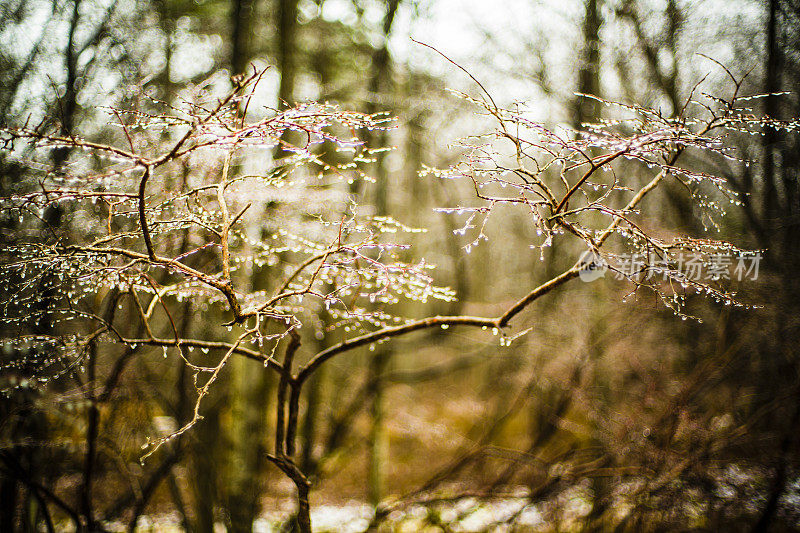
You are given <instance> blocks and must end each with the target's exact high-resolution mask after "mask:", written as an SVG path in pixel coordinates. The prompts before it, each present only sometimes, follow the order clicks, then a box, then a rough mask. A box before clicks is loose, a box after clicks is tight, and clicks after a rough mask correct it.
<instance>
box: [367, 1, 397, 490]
mask: <svg viewBox="0 0 800 533" xmlns="http://www.w3.org/2000/svg"><path fill="white" fill-rule="evenodd" d="M399 4H400V0H387V2H386V14H385V15H384V19H383V43H382V46H380V47H379V48H377V49H376V50H375V51H374V52H373V54H372V77H371V78H370V83H369V96H370V100H369V102H368V104H367V109H368V112H369V113H375V112H377V111H378V106H379V105H380V104H381V103H383V98H382V96H387V95H390V92H391V70H392V69H391V67H392V64H391V57H390V56H389V49H388V47H387V44H388V39H389V35H390V34H391V31H392V24H393V23H394V18H395V14H396V13H397V7H398V5H399ZM381 111H389V110H388V109H382V110H381ZM368 137H369V138H368V143H369V145H370V146H372V147H384V146H386V145H387V144H388V135H387V132H386V131H381V132H379V133H378V134H377V135H369V136H368ZM384 163H385V152H380V153H379V154H378V157H377V159H376V161H375V173H374V177H375V181H376V183H375V199H374V205H375V213H376V214H378V215H387V214H388V213H389V205H388V203H389V202H388V200H389V183H388V180H389V177H388V175H387V172H386V166H385V164H384ZM391 357H392V354H391V352H390V351H389V350H388V349H386V348H380V347H379V348H378V350H377V351H376V352H374V355H372V359H371V361H370V365H369V378H368V379H369V388H370V392H371V395H370V398H371V401H372V403H371V406H370V415H371V421H370V430H369V437H368V448H369V451H368V453H369V466H368V468H369V475H368V480H367V493H368V497H369V501H370V503H371V504H372V505H378V503H380V501H381V498H382V497H383V462H384V459H385V456H386V429H385V426H384V409H385V407H384V389H385V384H384V382H383V377H382V376H383V373H384V372H385V370H386V368H387V367H388V365H389V364H390V361H391Z"/></svg>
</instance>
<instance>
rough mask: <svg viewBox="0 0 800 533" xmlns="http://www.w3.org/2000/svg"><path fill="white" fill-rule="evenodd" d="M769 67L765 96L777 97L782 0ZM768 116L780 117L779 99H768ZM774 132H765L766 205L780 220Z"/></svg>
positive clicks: (774, 13)
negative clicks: (772, 94) (779, 24)
mask: <svg viewBox="0 0 800 533" xmlns="http://www.w3.org/2000/svg"><path fill="white" fill-rule="evenodd" d="M766 49H767V50H766V51H767V57H766V65H765V79H764V92H765V93H775V92H778V91H779V90H780V55H781V54H780V48H779V47H778V0H769V17H768V19H767V42H766ZM765 112H766V114H767V115H768V116H770V117H776V116H777V114H778V100H777V97H776V96H768V97H767V98H766V109H765ZM777 137H778V135H777V132H776V131H775V130H774V129H773V128H769V127H767V128H764V137H763V139H764V144H763V150H764V166H763V175H764V204H763V215H762V216H763V217H764V218H765V219H767V220H768V219H770V218H772V217H774V216H776V212H775V210H776V209H777V208H778V192H777V188H776V186H775V185H776V184H775V176H776V173H775V145H776V143H777V140H778V138H777Z"/></svg>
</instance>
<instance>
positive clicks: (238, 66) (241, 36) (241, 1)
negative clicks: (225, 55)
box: [231, 0, 253, 75]
mask: <svg viewBox="0 0 800 533" xmlns="http://www.w3.org/2000/svg"><path fill="white" fill-rule="evenodd" d="M252 10H253V5H252V0H233V5H232V6H231V74H232V75H235V74H245V73H246V72H245V71H246V70H247V59H248V42H249V38H250V16H251V14H252Z"/></svg>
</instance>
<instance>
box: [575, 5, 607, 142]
mask: <svg viewBox="0 0 800 533" xmlns="http://www.w3.org/2000/svg"><path fill="white" fill-rule="evenodd" d="M599 1H600V0H586V11H585V13H584V18H583V50H582V52H581V57H580V68H579V70H578V92H579V93H584V94H594V95H599V94H600V26H601V25H602V19H601V17H600V6H599V5H598V4H599ZM574 113H575V115H574V124H575V127H576V128H580V125H581V124H582V123H584V122H588V121H592V120H596V119H597V118H599V116H600V103H599V102H598V101H596V100H592V99H589V98H581V97H578V99H577V101H576V102H575V111H574Z"/></svg>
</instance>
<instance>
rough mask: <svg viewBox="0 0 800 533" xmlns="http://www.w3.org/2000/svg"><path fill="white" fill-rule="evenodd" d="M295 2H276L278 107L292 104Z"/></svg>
mask: <svg viewBox="0 0 800 533" xmlns="http://www.w3.org/2000/svg"><path fill="white" fill-rule="evenodd" d="M296 36H297V0H278V35H277V37H278V43H277V44H278V69H279V70H280V74H281V82H280V87H279V89H278V107H279V108H280V107H284V106H291V105H292V104H293V103H294V85H295V76H296V74H297V72H296V70H297V45H296V42H295V41H296Z"/></svg>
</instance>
